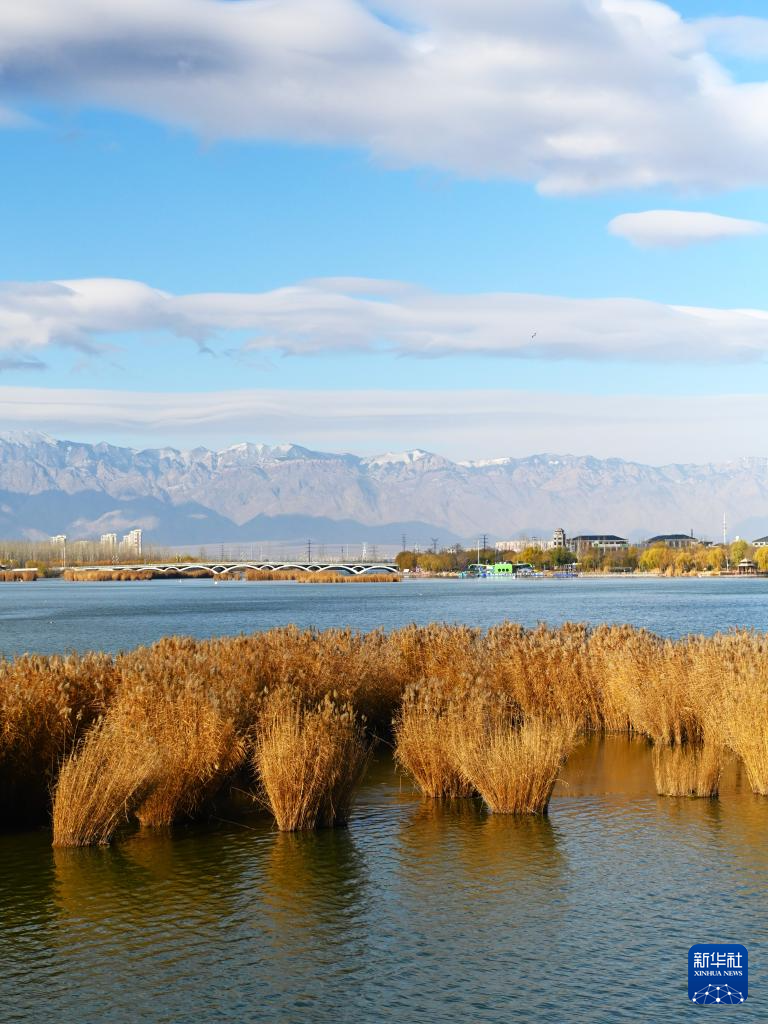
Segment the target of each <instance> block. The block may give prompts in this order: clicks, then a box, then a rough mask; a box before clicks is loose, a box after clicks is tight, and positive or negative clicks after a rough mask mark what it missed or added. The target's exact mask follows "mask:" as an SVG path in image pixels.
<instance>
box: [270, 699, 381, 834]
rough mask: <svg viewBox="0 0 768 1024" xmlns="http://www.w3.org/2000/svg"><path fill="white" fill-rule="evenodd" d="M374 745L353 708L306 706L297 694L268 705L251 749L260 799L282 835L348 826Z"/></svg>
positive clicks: (325, 703) (331, 704)
mask: <svg viewBox="0 0 768 1024" xmlns="http://www.w3.org/2000/svg"><path fill="white" fill-rule="evenodd" d="M369 752H370V747H369V745H368V743H367V742H366V739H365V734H364V730H363V727H362V724H361V723H360V722H359V721H358V720H357V718H356V716H355V713H354V711H353V709H352V708H351V707H350V706H349V705H339V704H337V703H336V702H335V701H333V699H332V698H330V697H328V698H326V699H325V700H324V701H323V703H322V704H320V705H318V706H316V707H312V706H307V705H306V704H305V703H304V702H303V700H302V698H301V696H300V695H299V694H297V693H296V692H295V691H291V690H278V691H276V692H274V693H271V694H269V695H268V696H267V697H266V699H265V702H264V708H263V710H262V713H261V716H260V721H259V725H258V730H257V733H256V740H255V744H254V750H253V762H254V767H255V769H256V772H257V774H258V777H259V779H260V784H261V790H262V799H263V801H264V802H265V803H266V805H267V806H268V807H269V809H270V811H271V812H272V814H273V815H274V817H275V821H276V822H277V827H278V828H279V829H280V830H281V831H283V832H295V831H298V830H301V829H313V828H317V827H318V826H325V827H330V826H333V825H340V824H344V823H345V822H346V820H347V818H348V816H349V809H350V806H351V802H352V798H353V796H354V792H355V790H356V788H357V786H358V784H359V783H360V781H361V779H362V776H363V773H364V771H365V767H366V765H367V762H368V757H369Z"/></svg>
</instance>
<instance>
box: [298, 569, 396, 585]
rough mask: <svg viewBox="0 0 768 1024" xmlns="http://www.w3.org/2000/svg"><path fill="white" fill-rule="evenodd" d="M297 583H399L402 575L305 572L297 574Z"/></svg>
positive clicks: (387, 573) (390, 573)
mask: <svg viewBox="0 0 768 1024" xmlns="http://www.w3.org/2000/svg"><path fill="white" fill-rule="evenodd" d="M296 582H297V583H399V582H400V576H399V575H396V574H395V573H392V572H361V573H345V572H326V571H324V570H319V571H317V572H305V573H304V574H303V575H302V574H298V575H297V576H296Z"/></svg>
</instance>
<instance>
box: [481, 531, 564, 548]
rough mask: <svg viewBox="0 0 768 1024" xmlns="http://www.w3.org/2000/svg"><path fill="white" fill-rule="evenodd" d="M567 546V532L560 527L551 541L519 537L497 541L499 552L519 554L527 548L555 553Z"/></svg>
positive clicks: (540, 538)
mask: <svg viewBox="0 0 768 1024" xmlns="http://www.w3.org/2000/svg"><path fill="white" fill-rule="evenodd" d="M565 544H566V536H565V530H564V529H563V528H562V527H558V528H557V529H556V530H555V532H554V533H553V534H552V539H551V540H544V538H543V537H518V539H517V540H499V541H496V550H497V551H513V552H515V553H516V554H519V553H520V552H521V551H525V549H526V548H541V550H542V551H553V550H554V549H555V548H564V547H565Z"/></svg>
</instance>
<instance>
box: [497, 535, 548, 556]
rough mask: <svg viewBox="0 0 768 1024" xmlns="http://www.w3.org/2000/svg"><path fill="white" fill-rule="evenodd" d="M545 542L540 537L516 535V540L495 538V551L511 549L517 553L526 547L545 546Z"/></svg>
mask: <svg viewBox="0 0 768 1024" xmlns="http://www.w3.org/2000/svg"><path fill="white" fill-rule="evenodd" d="M546 547H547V542H546V541H545V540H543V539H542V538H541V537H518V538H517V540H497V541H496V550H497V551H513V552H515V553H516V554H519V553H520V552H521V551H525V549H526V548H542V549H544V548H546Z"/></svg>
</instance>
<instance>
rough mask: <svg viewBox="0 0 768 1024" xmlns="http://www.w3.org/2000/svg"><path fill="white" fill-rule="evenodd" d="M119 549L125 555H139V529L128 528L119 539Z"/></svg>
mask: <svg viewBox="0 0 768 1024" xmlns="http://www.w3.org/2000/svg"><path fill="white" fill-rule="evenodd" d="M120 550H121V552H122V553H123V554H125V555H134V556H136V557H138V556H140V555H141V530H138V529H137V530H130V531H129V532H128V533H126V535H125V536H124V537H123V539H122V540H121V541H120Z"/></svg>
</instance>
